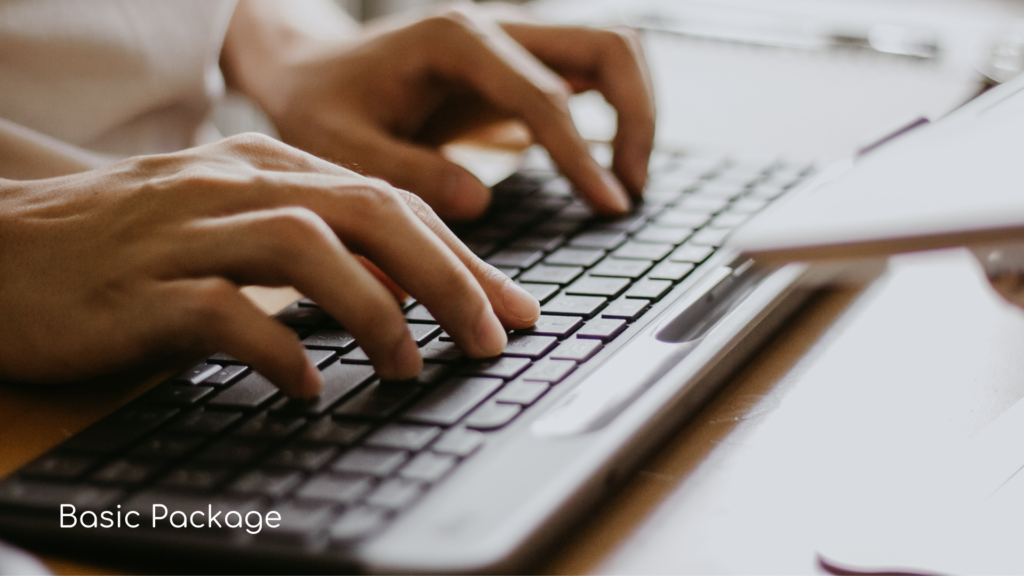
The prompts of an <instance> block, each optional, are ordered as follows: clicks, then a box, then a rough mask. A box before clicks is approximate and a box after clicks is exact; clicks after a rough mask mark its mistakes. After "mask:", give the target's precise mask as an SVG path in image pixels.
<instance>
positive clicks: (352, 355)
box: [338, 346, 370, 364]
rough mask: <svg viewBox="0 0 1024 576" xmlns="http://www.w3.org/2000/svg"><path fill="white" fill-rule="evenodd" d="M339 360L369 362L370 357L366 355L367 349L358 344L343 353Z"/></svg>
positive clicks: (355, 362)
mask: <svg viewBox="0 0 1024 576" xmlns="http://www.w3.org/2000/svg"><path fill="white" fill-rule="evenodd" d="M338 361H339V362H344V363H346V364H369V363H370V357H369V356H367V355H366V351H364V350H363V349H362V348H360V347H359V346H356V347H355V348H353V349H351V350H349V351H348V352H346V353H344V354H342V355H341V358H338Z"/></svg>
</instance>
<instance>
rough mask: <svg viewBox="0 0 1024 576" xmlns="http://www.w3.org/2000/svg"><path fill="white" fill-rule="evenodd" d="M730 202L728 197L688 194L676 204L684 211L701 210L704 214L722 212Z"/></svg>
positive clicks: (677, 207)
mask: <svg viewBox="0 0 1024 576" xmlns="http://www.w3.org/2000/svg"><path fill="white" fill-rule="evenodd" d="M728 204H729V199H728V198H714V197H711V196H687V197H686V198H684V199H683V200H682V201H681V202H679V203H678V204H676V209H678V210H681V211H683V212H686V211H690V212H701V213H703V214H713V213H715V212H721V211H722V210H723V209H725V207H726V206H728Z"/></svg>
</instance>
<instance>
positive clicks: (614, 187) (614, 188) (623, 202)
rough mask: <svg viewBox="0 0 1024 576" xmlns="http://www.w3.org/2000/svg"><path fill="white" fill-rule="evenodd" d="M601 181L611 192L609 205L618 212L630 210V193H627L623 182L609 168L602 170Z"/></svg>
mask: <svg viewBox="0 0 1024 576" xmlns="http://www.w3.org/2000/svg"><path fill="white" fill-rule="evenodd" d="M601 182H603V183H604V185H605V187H606V188H607V189H608V191H609V192H611V198H610V199H609V200H610V205H609V207H610V208H612V209H613V210H615V211H616V212H620V213H621V212H628V211H629V209H630V204H629V195H628V194H626V189H625V188H623V187H622V183H621V182H619V180H618V178H616V177H615V176H613V175H612V173H611V172H609V171H607V170H601Z"/></svg>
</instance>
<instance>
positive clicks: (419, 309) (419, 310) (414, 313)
mask: <svg viewBox="0 0 1024 576" xmlns="http://www.w3.org/2000/svg"><path fill="white" fill-rule="evenodd" d="M405 319H406V320H408V321H409V322H429V323H431V324H437V320H434V315H433V314H431V313H430V310H427V307H426V306H424V305H423V304H417V305H415V306H413V307H412V308H410V309H409V311H408V312H406V313H405Z"/></svg>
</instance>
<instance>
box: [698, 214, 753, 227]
mask: <svg viewBox="0 0 1024 576" xmlns="http://www.w3.org/2000/svg"><path fill="white" fill-rule="evenodd" d="M749 219H750V214H740V213H736V212H732V211H730V212H723V213H722V214H719V215H718V216H715V219H714V220H712V221H711V224H708V227H709V228H735V227H737V226H739V225H740V224H743V223H744V222H746V221H747V220H749Z"/></svg>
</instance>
